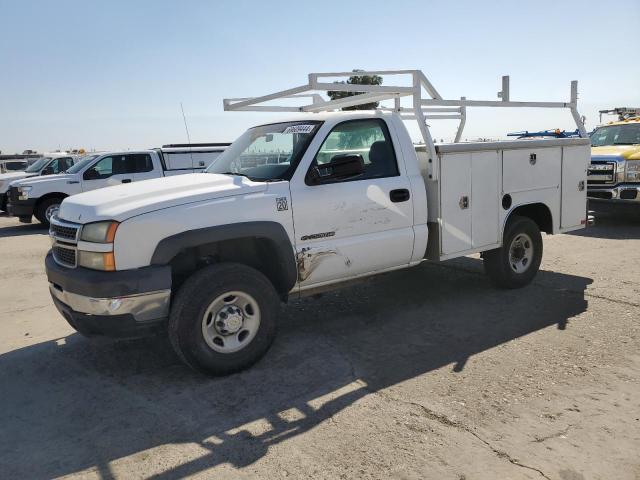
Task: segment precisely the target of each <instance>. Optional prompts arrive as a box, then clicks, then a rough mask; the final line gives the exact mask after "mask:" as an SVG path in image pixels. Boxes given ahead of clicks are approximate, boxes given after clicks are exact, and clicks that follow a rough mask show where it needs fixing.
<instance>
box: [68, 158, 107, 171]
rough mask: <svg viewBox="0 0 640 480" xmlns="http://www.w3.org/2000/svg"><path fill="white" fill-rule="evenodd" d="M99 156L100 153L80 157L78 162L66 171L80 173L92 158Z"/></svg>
mask: <svg viewBox="0 0 640 480" xmlns="http://www.w3.org/2000/svg"><path fill="white" fill-rule="evenodd" d="M99 156H100V155H86V156H84V157H80V159H79V160H78V162H77V163H75V164H74V165H73V167H71V168H69V169H68V170H67V172H66V173H78V172H79V171H80V170H82V169H83V168H84V167H86V166H87V164H88V163H90V162H91V160H93V159H94V158H97V157H99Z"/></svg>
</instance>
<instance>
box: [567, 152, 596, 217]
mask: <svg viewBox="0 0 640 480" xmlns="http://www.w3.org/2000/svg"><path fill="white" fill-rule="evenodd" d="M590 158H591V149H590V147H589V145H579V146H571V147H563V149H562V207H561V211H560V228H561V229H571V228H574V227H577V228H579V227H581V226H583V225H584V222H585V220H586V217H587V167H588V166H589V162H590Z"/></svg>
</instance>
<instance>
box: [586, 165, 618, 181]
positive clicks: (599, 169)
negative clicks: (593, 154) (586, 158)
mask: <svg viewBox="0 0 640 480" xmlns="http://www.w3.org/2000/svg"><path fill="white" fill-rule="evenodd" d="M614 183H616V163H615V162H597V161H595V162H594V161H592V162H591V165H589V168H588V170H587V184H590V185H594V184H600V185H603V184H604V185H606V184H614Z"/></svg>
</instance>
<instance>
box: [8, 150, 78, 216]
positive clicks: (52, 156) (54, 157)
mask: <svg viewBox="0 0 640 480" xmlns="http://www.w3.org/2000/svg"><path fill="white" fill-rule="evenodd" d="M78 160H79V157H78V156H77V155H70V154H68V153H66V152H63V153H60V152H55V153H45V154H44V156H43V157H41V158H38V159H37V160H36V161H35V162H34V163H32V164H31V165H29V166H27V167H26V168H25V169H23V170H19V171H12V172H6V173H2V174H0V210H3V211H6V210H7V200H8V198H9V186H10V185H11V183H12V182H15V181H17V180H22V179H23V178H28V177H37V176H40V175H55V174H57V173H63V172H64V171H66V170H67V169H69V168H71V167H72V166H73V164H74V163H75V162H76V161H78Z"/></svg>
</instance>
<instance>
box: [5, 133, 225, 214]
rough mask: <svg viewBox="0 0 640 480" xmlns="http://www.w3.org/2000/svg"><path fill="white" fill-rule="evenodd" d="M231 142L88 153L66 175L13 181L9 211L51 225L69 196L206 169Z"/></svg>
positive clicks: (9, 194) (10, 190) (9, 195)
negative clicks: (52, 218)
mask: <svg viewBox="0 0 640 480" xmlns="http://www.w3.org/2000/svg"><path fill="white" fill-rule="evenodd" d="M227 145H229V144H227V143H215V144H196V145H186V146H185V145H179V146H175V145H167V146H166V147H163V148H156V149H151V150H140V151H131V152H107V153H102V154H100V155H90V156H87V157H84V158H83V159H82V161H80V162H78V163H77V164H75V165H74V166H73V167H71V168H69V169H68V170H67V171H66V173H65V174H64V175H55V176H50V177H46V178H28V179H25V180H22V181H19V182H12V184H11V188H10V189H9V193H8V197H9V203H8V206H7V208H8V211H9V214H10V215H13V216H15V217H19V218H20V221H21V222H26V223H30V222H31V217H32V216H35V217H36V219H37V220H38V221H39V222H40V223H42V224H44V225H46V226H48V225H49V220H50V219H51V216H52V215H53V214H54V213H55V212H56V211H57V210H58V208H59V207H60V203H61V202H62V200H64V199H65V198H67V197H69V196H71V195H75V194H77V193H80V192H87V191H89V190H96V189H98V188H104V187H110V186H114V185H120V184H122V183H131V182H137V181H140V180H149V179H152V178H160V177H165V176H172V175H182V174H186V173H194V172H198V171H202V170H204V169H205V168H206V167H207V166H209V165H210V164H211V163H212V162H214V161H215V159H216V158H218V156H219V155H220V154H221V153H222V152H223V151H224V149H225V148H226V146H227Z"/></svg>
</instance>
